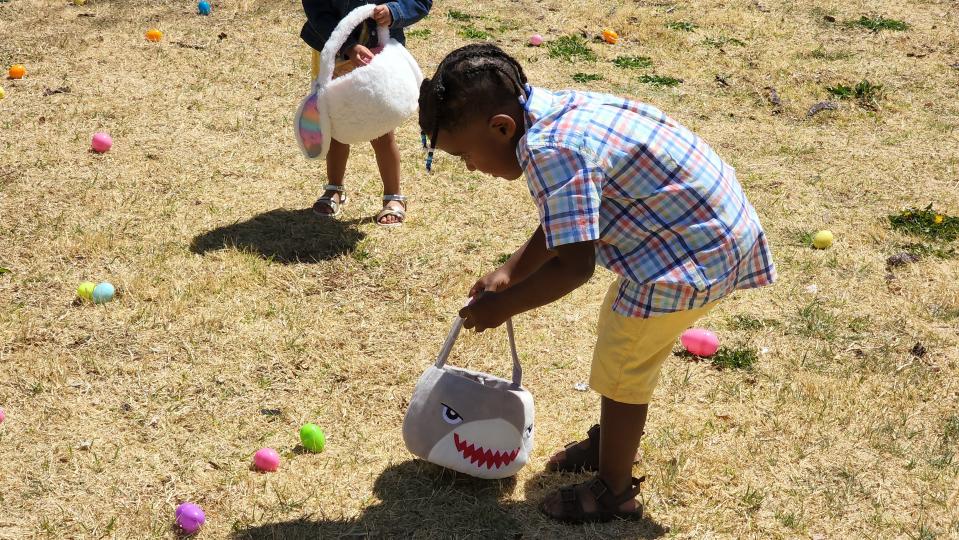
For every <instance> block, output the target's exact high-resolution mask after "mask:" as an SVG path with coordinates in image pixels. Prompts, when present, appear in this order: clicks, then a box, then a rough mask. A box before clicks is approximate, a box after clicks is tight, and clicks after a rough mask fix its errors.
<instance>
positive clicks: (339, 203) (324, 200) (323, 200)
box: [313, 184, 346, 218]
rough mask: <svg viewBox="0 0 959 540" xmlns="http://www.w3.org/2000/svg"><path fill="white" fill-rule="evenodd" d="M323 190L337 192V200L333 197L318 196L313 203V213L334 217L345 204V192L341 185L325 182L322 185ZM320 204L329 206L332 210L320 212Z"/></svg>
mask: <svg viewBox="0 0 959 540" xmlns="http://www.w3.org/2000/svg"><path fill="white" fill-rule="evenodd" d="M323 191H324V192H326V191H333V192H335V193H336V194H337V197H336V199H337V200H334V199H333V197H327V196H323V197H320V198H319V199H317V200H316V202H315V203H313V213H314V214H316V215H318V216H320V217H329V218H335V217H336V216H339V215H340V211H341V210H342V207H343V205H345V204H346V192H345V191H344V190H343V186H335V185H333V184H327V185H326V186H323ZM322 206H325V207H326V208H329V209H330V210H332V212H321V211H320V207H322Z"/></svg>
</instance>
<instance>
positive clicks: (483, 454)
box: [453, 433, 519, 470]
mask: <svg viewBox="0 0 959 540" xmlns="http://www.w3.org/2000/svg"><path fill="white" fill-rule="evenodd" d="M453 444H455V445H456V450H457V451H458V452H459V453H461V454H463V459H466V460H467V461H469V462H470V463H471V464H473V465H476V466H477V467H478V468H480V469H482V468H483V467H484V466H485V467H486V469H487V470H489V469H492V468H493V467H496V468H497V469H499V468H500V467H505V466H507V465H509V464H510V463H512V462H513V460H514V459H516V456H518V455H519V448H517V449H516V450H513V451H512V452H505V451H500V450H497V451H495V452H494V451H492V450H489V449H487V448H483V447H482V446H476V445H475V444H473V443H471V442H469V441H467V440H466V439H460V435H459V433H453Z"/></svg>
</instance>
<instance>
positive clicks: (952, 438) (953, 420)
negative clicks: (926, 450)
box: [942, 414, 959, 445]
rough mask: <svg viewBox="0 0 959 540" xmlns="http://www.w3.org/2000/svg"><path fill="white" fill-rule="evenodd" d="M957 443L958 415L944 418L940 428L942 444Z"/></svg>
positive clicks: (958, 438)
mask: <svg viewBox="0 0 959 540" xmlns="http://www.w3.org/2000/svg"><path fill="white" fill-rule="evenodd" d="M955 443H959V415H955V414H954V415H952V416H950V417H949V418H946V421H945V422H944V423H943V426H942V444H944V445H951V444H955Z"/></svg>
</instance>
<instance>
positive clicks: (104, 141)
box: [90, 131, 113, 154]
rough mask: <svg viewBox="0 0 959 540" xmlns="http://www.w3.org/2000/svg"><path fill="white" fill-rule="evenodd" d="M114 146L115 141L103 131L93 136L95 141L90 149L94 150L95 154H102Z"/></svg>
mask: <svg viewBox="0 0 959 540" xmlns="http://www.w3.org/2000/svg"><path fill="white" fill-rule="evenodd" d="M112 146H113V139H112V138H111V137H110V136H109V135H108V134H106V133H104V132H102V131H100V132H98V133H94V134H93V141H92V142H91V143H90V148H93V151H94V152H98V153H100V154H102V153H104V152H106V151H107V150H109V149H110V148H111V147H112Z"/></svg>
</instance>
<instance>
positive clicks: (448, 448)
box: [403, 317, 533, 478]
mask: <svg viewBox="0 0 959 540" xmlns="http://www.w3.org/2000/svg"><path fill="white" fill-rule="evenodd" d="M462 328H463V319H461V318H459V317H457V318H456V321H455V322H454V323H453V329H452V330H450V333H449V336H447V338H446V342H445V343H444V344H443V349H442V350H440V354H439V356H438V357H437V358H436V363H435V364H434V365H432V366H430V367H429V368H427V369H426V371H425V372H424V373H423V375H422V376H421V377H420V380H419V382H417V383H416V389H415V390H414V391H413V397H412V399H410V407H409V409H408V410H407V411H406V418H405V419H404V420H403V440H404V441H405V442H406V447H407V448H409V450H410V452H412V453H413V454H415V455H416V456H418V457H420V458H423V459H425V460H426V461H429V462H431V463H435V464H437V465H442V466H443V467H447V468H449V469H453V470H454V471H459V472H462V473H466V474H468V475H471V476H476V477H478V478H507V477H509V476H513V475H514V474H516V473H517V472H518V471H519V470H520V469H522V468H523V465H526V462H527V461H529V454H530V452H532V451H533V395H532V394H530V393H529V391H527V390H526V389H524V388H523V387H522V385H521V383H522V379H523V367H522V366H521V365H520V363H519V356H518V355H517V354H516V340H515V338H514V336H513V321H512V320H510V321H507V323H506V333H507V335H508V336H509V346H510V352H511V353H512V356H513V380H512V381H507V380H506V379H501V378H499V377H496V376H493V375H489V374H486V373H479V372H476V371H469V370H466V369H460V368H457V367H453V366H448V365H446V360H447V359H448V358H449V355H450V351H451V350H452V349H453V343H455V342H456V337H457V336H458V335H459V333H460V330H461V329H462Z"/></svg>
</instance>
